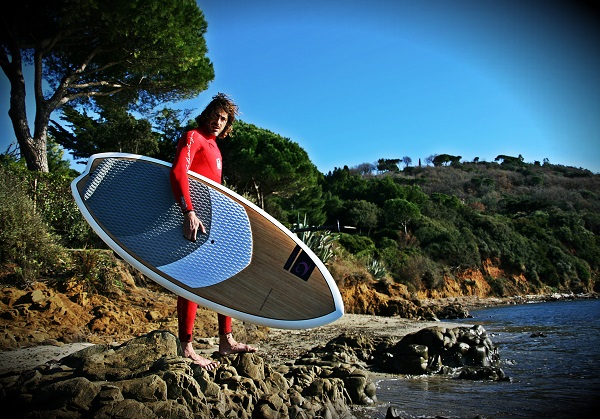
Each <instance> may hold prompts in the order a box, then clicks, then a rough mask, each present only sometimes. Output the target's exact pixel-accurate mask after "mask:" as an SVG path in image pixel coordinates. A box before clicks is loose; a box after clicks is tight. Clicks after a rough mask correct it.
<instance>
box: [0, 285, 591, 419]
mask: <svg viewBox="0 0 600 419" xmlns="http://www.w3.org/2000/svg"><path fill="white" fill-rule="evenodd" d="M125 296H126V297H127V298H128V299H127V300H126V302H127V304H125V300H124V298H125ZM132 296H133V297H132ZM92 298H93V299H98V298H99V297H97V296H93V297H88V296H86V295H85V294H83V293H71V294H68V295H66V296H65V295H63V294H61V293H56V292H54V291H52V290H49V289H48V288H45V287H44V286H42V285H40V286H38V287H37V288H36V289H34V290H29V291H17V290H14V289H11V290H2V293H1V294H0V303H1V304H3V306H2V315H1V316H0V322H1V326H2V327H3V334H2V336H0V337H2V339H1V340H0V342H3V343H4V346H3V348H4V350H3V351H2V352H0V401H1V402H2V404H3V406H4V408H5V411H7V412H12V413H11V417H15V418H19V417H27V418H59V417H60V418H71V417H73V418H87V417H90V418H91V417H93V418H96V417H103V418H146V417H148V418H154V417H162V418H176V417H177V418H179V417H190V418H192V417H196V418H204V417H217V418H229V417H242V418H243V417H252V418H288V417H289V418H313V417H327V418H350V417H356V416H360V412H361V408H362V407H365V406H373V405H374V404H376V403H377V392H376V388H375V385H374V382H373V380H374V379H377V378H378V377H381V376H382V375H388V376H389V375H393V376H395V377H397V376H401V375H421V374H447V375H451V376H452V377H454V378H458V379H477V380H481V379H485V380H507V379H509V378H508V377H506V376H505V374H504V372H503V371H502V370H501V369H500V368H499V367H498V363H497V360H498V351H497V349H496V348H495V346H494V343H493V342H492V341H491V340H490V338H489V336H488V335H487V333H486V331H485V330H484V329H483V328H482V327H481V326H473V327H471V326H465V325H458V324H453V323H448V322H443V323H441V322H439V319H441V318H446V319H452V318H464V317H469V310H470V309H473V308H478V307H484V306H491V305H501V304H516V303H527V302H539V301H554V300H557V299H572V298H597V295H572V294H564V295H563V294H556V295H549V296H525V297H514V298H505V299H479V298H477V297H468V298H449V299H437V300H421V301H408V300H407V301H408V302H407V303H406V306H407V307H408V308H409V309H410V310H412V311H413V312H414V313H417V315H416V316H415V318H414V319H407V318H403V317H400V316H388V317H384V316H375V315H360V314H347V315H345V316H344V317H342V318H341V319H340V320H338V321H336V322H335V323H333V324H330V325H327V326H323V327H319V328H315V329H311V330H298V331H292V330H277V329H270V330H267V329H264V328H256V327H253V326H251V325H244V324H240V323H236V324H234V326H235V328H236V335H237V336H238V337H240V336H241V337H242V338H243V340H246V341H249V342H252V343H253V344H254V345H256V346H258V347H259V352H258V353H257V354H243V355H233V356H228V357H220V356H219V355H218V353H216V352H215V351H216V349H217V347H216V339H215V338H212V337H204V338H198V339H196V348H197V351H198V352H201V353H203V354H204V355H205V356H209V357H213V358H217V359H219V360H220V361H221V366H220V367H219V368H218V369H217V370H215V371H213V372H206V371H204V370H202V369H200V368H199V367H197V366H195V365H194V364H192V363H191V362H190V361H189V360H187V359H185V358H183V357H182V356H181V347H180V345H179V342H178V340H177V339H176V337H175V335H173V331H174V330H176V328H175V327H174V325H173V321H174V316H173V312H172V310H173V307H174V304H173V300H172V299H173V297H172V296H169V295H164V294H156V293H154V294H150V293H149V291H148V289H145V288H141V287H138V288H137V290H136V293H134V294H128V293H127V294H126V293H123V295H115V296H114V298H112V299H105V300H104V299H98V300H92ZM132 298H134V299H132ZM86 306H88V307H89V306H92V307H93V308H92V309H88V310H86ZM121 307H128V308H127V309H126V310H119V308H121ZM395 307H397V308H399V307H400V305H399V304H397V305H396V306H395ZM118 315H120V317H116V316H118ZM213 316H214V314H212V313H205V312H203V311H202V310H201V311H200V312H199V317H200V318H201V319H202V322H201V323H199V324H201V325H204V326H205V327H207V328H208V327H210V326H211V324H210V319H211V318H212V317H213ZM157 326H158V327H157ZM86 328H87V329H86ZM81 330H90V331H92V332H93V334H92V335H86V336H85V339H81V337H82V332H81ZM198 335H199V336H203V334H201V333H198ZM78 336H79V337H80V338H78ZM125 336H126V338H123V337H125ZM204 336H210V333H206V334H204ZM388 417H390V418H394V417H396V416H394V412H391V411H390V412H388Z"/></svg>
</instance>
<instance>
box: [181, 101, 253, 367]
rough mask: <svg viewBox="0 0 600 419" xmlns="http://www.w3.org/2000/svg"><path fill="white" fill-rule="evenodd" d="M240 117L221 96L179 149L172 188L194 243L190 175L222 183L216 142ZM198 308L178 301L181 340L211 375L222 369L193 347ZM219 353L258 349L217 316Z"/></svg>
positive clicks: (196, 230)
mask: <svg viewBox="0 0 600 419" xmlns="http://www.w3.org/2000/svg"><path fill="white" fill-rule="evenodd" d="M237 114H238V107H237V105H236V104H235V103H234V102H233V101H232V100H231V99H230V98H229V97H227V96H226V95H224V94H222V93H219V94H218V95H216V96H213V99H212V101H211V102H210V103H209V104H208V106H207V107H206V108H205V109H204V111H202V113H201V114H200V115H199V116H198V117H197V118H196V122H197V124H198V127H197V128H196V129H193V130H190V131H188V132H187V133H186V134H185V135H184V136H183V137H182V138H181V139H180V140H179V143H178V145H177V152H176V154H175V160H174V161H173V167H172V169H171V188H172V189H173V195H174V196H175V199H176V200H177V202H178V204H179V206H180V207H181V210H182V211H183V214H184V220H183V235H184V236H185V238H187V239H188V240H191V241H195V240H196V237H197V235H198V234H206V230H205V228H204V225H202V221H200V219H199V218H198V217H197V216H196V213H195V212H194V206H193V204H192V201H191V198H190V185H189V181H188V177H187V171H188V170H192V171H194V172H196V173H198V174H200V175H202V176H205V177H207V178H209V179H211V180H213V181H215V182H218V183H221V172H222V162H221V152H220V151H219V148H218V147H217V143H216V139H217V138H225V137H226V136H227V135H229V133H230V132H231V126H232V124H233V121H234V120H235V117H236V115H237ZM197 309H198V304H196V303H193V302H192V301H189V300H187V299H185V298H183V297H178V298H177V318H178V323H179V340H180V341H181V346H182V348H183V353H184V356H186V357H187V358H190V359H192V360H194V362H195V363H196V364H198V365H200V366H201V367H202V368H204V369H206V370H208V371H211V370H213V369H215V368H216V367H218V366H219V363H218V362H216V361H211V360H209V359H206V358H203V357H201V356H200V355H198V354H197V353H196V352H195V351H194V348H193V347H192V332H193V329H194V321H195V319H196V311H197ZM218 321H219V353H220V354H221V355H228V354H232V353H240V352H256V348H254V347H252V346H249V345H246V344H243V343H239V342H236V341H235V339H234V338H233V336H232V334H231V331H232V329H231V317H228V316H224V315H222V314H219V315H218Z"/></svg>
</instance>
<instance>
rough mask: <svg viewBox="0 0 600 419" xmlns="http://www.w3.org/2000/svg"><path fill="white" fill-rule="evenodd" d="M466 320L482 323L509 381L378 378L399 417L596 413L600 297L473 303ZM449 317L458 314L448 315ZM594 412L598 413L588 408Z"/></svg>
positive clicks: (385, 401)
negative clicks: (498, 304) (508, 303)
mask: <svg viewBox="0 0 600 419" xmlns="http://www.w3.org/2000/svg"><path fill="white" fill-rule="evenodd" d="M471 314H473V317H474V318H473V319H466V320H464V321H463V323H466V324H481V325H482V326H483V327H484V328H485V329H486V330H487V332H488V334H490V335H491V339H492V341H493V342H494V344H495V345H496V346H497V347H498V348H499V353H500V357H501V367H502V369H503V370H504V372H505V373H506V374H507V375H508V376H509V377H510V378H511V381H510V382H483V381H467V380H457V379H453V378H448V377H441V376H429V377H427V376H421V377H413V378H400V379H394V380H387V379H386V380H382V381H379V382H378V383H377V385H378V390H377V397H378V399H379V401H380V402H381V403H382V404H381V405H379V406H377V407H376V408H374V409H371V410H369V411H368V416H367V417H371V418H384V417H385V413H386V411H387V409H388V407H390V406H392V407H395V408H396V409H397V413H400V414H402V415H403V416H404V417H407V418H410V417H428V416H429V417H434V416H439V415H441V416H445V417H455V418H463V417H464V418H472V417H474V416H477V415H481V416H483V417H487V418H504V417H510V418H531V417H552V418H572V417H578V418H581V417H599V416H598V412H600V410H599V409H600V404H599V403H598V399H600V300H581V301H561V302H552V303H539V304H523V305H517V306H514V305H513V306H503V307H494V308H487V309H481V310H475V311H473V312H472V313H471ZM453 322H456V321H454V320H453ZM594 413H596V414H594Z"/></svg>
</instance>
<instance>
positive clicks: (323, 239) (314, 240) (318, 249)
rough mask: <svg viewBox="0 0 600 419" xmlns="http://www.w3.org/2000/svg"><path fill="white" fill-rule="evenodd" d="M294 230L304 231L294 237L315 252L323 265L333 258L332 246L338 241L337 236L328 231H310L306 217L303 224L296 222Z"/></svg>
mask: <svg viewBox="0 0 600 419" xmlns="http://www.w3.org/2000/svg"><path fill="white" fill-rule="evenodd" d="M294 229H295V230H304V231H301V232H298V233H296V235H297V236H298V237H299V238H300V240H302V241H303V242H304V243H305V244H306V245H307V246H308V247H309V248H310V250H312V251H313V252H315V254H316V255H317V256H318V257H319V259H321V261H322V262H323V263H327V262H328V261H329V260H330V259H331V258H332V257H333V255H334V249H333V244H334V243H335V242H336V241H337V240H338V239H339V234H336V233H332V232H331V231H329V230H310V229H309V226H308V224H307V221H306V215H305V216H304V221H303V222H301V221H300V220H298V223H297V224H295V225H294Z"/></svg>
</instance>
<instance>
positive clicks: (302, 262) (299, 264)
mask: <svg viewBox="0 0 600 419" xmlns="http://www.w3.org/2000/svg"><path fill="white" fill-rule="evenodd" d="M283 269H285V270H286V271H290V273H292V274H294V275H296V276H297V277H298V278H300V279H303V280H304V281H308V278H310V275H311V274H312V272H313V270H314V269H315V263H314V262H313V261H312V259H311V258H310V256H309V255H307V254H306V252H304V251H302V248H301V247H300V246H298V245H296V247H295V248H294V250H292V253H291V254H290V257H289V258H288V260H287V262H286V263H285V265H283Z"/></svg>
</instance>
